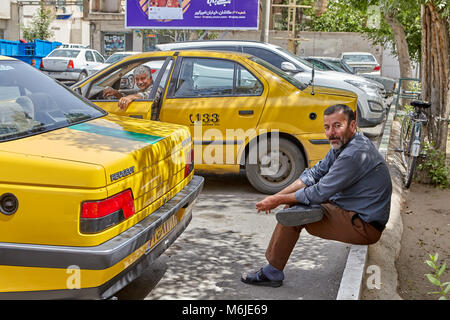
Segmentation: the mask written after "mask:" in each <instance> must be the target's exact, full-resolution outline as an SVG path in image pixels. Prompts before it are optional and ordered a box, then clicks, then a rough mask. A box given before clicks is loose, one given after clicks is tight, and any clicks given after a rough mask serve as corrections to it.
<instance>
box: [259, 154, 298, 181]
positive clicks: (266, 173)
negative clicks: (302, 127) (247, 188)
mask: <svg viewBox="0 0 450 320" xmlns="http://www.w3.org/2000/svg"><path fill="white" fill-rule="evenodd" d="M291 171H292V162H291V160H290V159H289V157H288V155H287V154H286V153H284V152H282V151H280V152H276V151H272V152H270V153H269V154H266V155H264V156H262V157H261V160H260V162H259V173H260V175H261V177H262V178H263V179H265V180H267V181H269V182H272V183H273V182H281V181H283V180H285V179H286V178H287V177H288V176H289V174H290V173H291Z"/></svg>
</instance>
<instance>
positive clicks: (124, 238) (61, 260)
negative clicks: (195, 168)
mask: <svg viewBox="0 0 450 320" xmlns="http://www.w3.org/2000/svg"><path fill="white" fill-rule="evenodd" d="M203 182H204V178H203V177H200V176H195V175H194V177H193V178H192V180H191V181H190V182H189V183H188V185H187V186H185V187H184V188H183V189H182V190H181V191H180V192H178V193H177V194H176V195H175V196H174V197H173V198H172V199H170V200H169V201H167V203H166V204H164V205H163V206H161V207H160V208H159V209H158V210H156V211H155V212H153V213H152V214H150V215H149V216H148V217H146V218H145V219H144V220H142V221H141V222H139V223H137V224H135V225H134V226H132V227H131V228H129V229H127V230H126V231H124V232H122V233H121V234H119V235H118V236H116V237H114V238H112V239H110V240H108V241H106V242H104V243H102V244H100V245H98V246H93V247H72V246H50V245H34V244H21V243H7V242H1V243H0V252H1V254H0V265H4V266H24V267H41V268H67V267H68V266H71V265H76V266H79V267H80V269H91V270H102V269H106V268H109V267H111V266H113V265H115V264H116V263H118V262H119V261H121V260H122V259H124V258H125V257H127V256H129V255H130V254H132V253H133V252H134V251H136V249H137V248H140V247H141V246H143V245H144V244H145V243H146V242H147V241H149V240H150V239H151V238H152V236H153V233H154V231H155V230H156V228H158V227H159V226H160V225H161V224H163V223H164V222H165V221H167V220H168V219H169V218H170V217H171V216H172V215H174V214H176V213H177V212H178V211H179V210H180V209H181V208H183V207H185V206H186V205H187V204H189V203H191V202H193V201H194V200H195V199H196V198H197V196H198V195H199V193H200V192H201V190H202V188H203Z"/></svg>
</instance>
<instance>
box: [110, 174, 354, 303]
mask: <svg viewBox="0 0 450 320" xmlns="http://www.w3.org/2000/svg"><path fill="white" fill-rule="evenodd" d="M204 177H205V186H204V189H203V192H202V193H201V195H200V196H199V198H198V200H197V203H196V204H195V206H194V209H193V218H192V221H191V223H190V224H189V226H188V228H187V229H186V230H185V232H184V233H183V234H182V235H181V236H180V237H179V238H178V239H177V241H176V242H175V243H174V244H173V245H172V246H171V247H170V248H169V249H168V250H167V251H166V252H165V253H164V254H163V255H162V256H161V257H160V258H159V259H158V260H157V261H156V262H155V263H154V264H153V265H152V266H151V267H150V268H148V270H147V271H146V272H145V273H144V274H143V275H141V277H139V278H138V279H136V280H135V281H134V282H132V283H131V284H129V285H128V286H127V287H125V288H124V289H122V290H121V291H120V292H118V293H117V294H116V297H117V298H118V299H205V300H208V299H213V300H220V299H230V300H234V299H332V300H333V299H335V298H336V295H337V291H338V289H339V283H340V280H341V276H342V273H343V270H344V267H345V262H346V259H347V255H348V251H349V248H350V246H349V245H346V244H342V243H338V242H335V241H326V240H322V239H319V238H316V237H313V236H310V235H309V234H308V233H307V232H306V231H304V233H302V235H301V236H300V240H299V242H298V243H297V246H296V248H295V249H294V252H293V254H292V256H291V259H290V261H289V263H288V265H287V267H286V269H285V275H286V279H285V281H284V284H283V286H282V287H280V288H275V289H273V288H260V287H254V286H248V285H246V284H243V283H242V282H241V281H240V275H241V273H242V272H247V271H253V270H257V269H259V268H260V267H262V266H264V265H265V264H266V260H265V257H264V252H265V249H266V246H267V244H268V242H269V240H270V236H271V234H272V231H273V228H274V227H275V224H276V220H275V216H274V214H273V213H272V214H270V215H266V214H264V213H259V214H258V213H257V211H256V209H255V204H256V202H258V201H259V200H261V199H263V198H264V196H265V195H263V194H260V193H259V192H257V191H256V190H254V189H253V188H252V186H251V185H250V184H249V183H248V182H247V180H246V178H245V176H244V175H226V176H218V175H204Z"/></svg>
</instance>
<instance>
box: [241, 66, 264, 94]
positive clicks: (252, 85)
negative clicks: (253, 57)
mask: <svg viewBox="0 0 450 320" xmlns="http://www.w3.org/2000/svg"><path fill="white" fill-rule="evenodd" d="M263 90H264V87H263V85H262V83H261V82H260V81H259V80H258V79H257V78H256V77H255V76H254V75H253V74H251V73H250V72H249V71H248V70H247V69H245V68H244V67H243V66H241V65H237V70H236V94H238V95H260V94H262V92H263Z"/></svg>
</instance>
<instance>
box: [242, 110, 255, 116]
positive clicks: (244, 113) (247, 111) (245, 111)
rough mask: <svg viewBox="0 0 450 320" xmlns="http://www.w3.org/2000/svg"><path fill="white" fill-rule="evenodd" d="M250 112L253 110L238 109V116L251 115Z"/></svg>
mask: <svg viewBox="0 0 450 320" xmlns="http://www.w3.org/2000/svg"><path fill="white" fill-rule="evenodd" d="M252 114H253V110H239V115H240V116H248V115H252Z"/></svg>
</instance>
